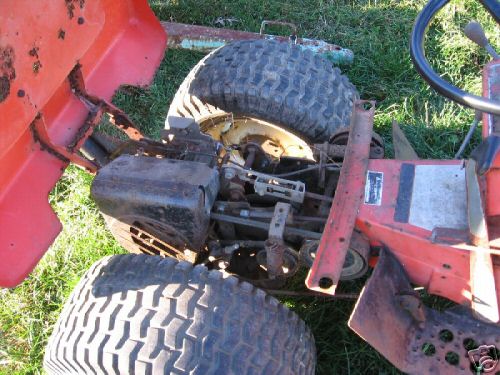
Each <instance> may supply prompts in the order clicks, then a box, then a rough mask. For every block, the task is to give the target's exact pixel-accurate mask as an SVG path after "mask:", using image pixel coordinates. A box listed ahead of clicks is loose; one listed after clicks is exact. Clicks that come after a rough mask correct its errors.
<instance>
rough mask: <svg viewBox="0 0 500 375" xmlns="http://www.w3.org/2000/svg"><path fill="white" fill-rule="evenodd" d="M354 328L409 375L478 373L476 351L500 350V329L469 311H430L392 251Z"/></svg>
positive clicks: (362, 300)
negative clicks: (489, 347) (485, 347)
mask: <svg viewBox="0 0 500 375" xmlns="http://www.w3.org/2000/svg"><path fill="white" fill-rule="evenodd" d="M402 296H407V297H403V298H402ZM349 327H351V328H352V329H353V330H354V331H355V332H356V333H357V334H358V335H359V336H361V337H362V338H363V339H364V340H365V341H367V342H368V343H369V344H370V345H372V346H373V347H374V348H375V349H376V350H377V351H379V352H380V353H381V354H382V355H383V356H384V357H386V358H387V359H388V360H389V361H390V362H391V363H392V364H394V365H395V366H396V367H397V368H399V369H400V370H401V371H404V372H405V373H409V374H442V375H446V374H450V375H451V374H453V375H455V374H471V369H472V370H474V371H473V373H478V372H480V371H477V370H478V369H477V368H475V367H474V364H473V363H472V362H471V360H470V358H469V355H470V354H469V353H471V352H470V351H471V350H474V349H478V348H480V347H482V346H483V345H494V346H496V348H498V347H499V338H500V327H499V326H498V325H493V324H488V323H484V322H481V321H479V320H477V319H474V318H473V317H472V315H471V314H470V311H469V310H468V309H465V308H460V309H458V308H457V309H452V310H448V311H445V312H438V311H436V310H433V309H430V308H428V307H426V306H425V305H424V304H423V303H422V302H421V301H420V300H419V299H418V298H417V296H416V295H415V294H414V291H413V288H412V285H411V284H410V282H409V280H408V276H407V274H406V272H405V270H404V269H403V267H402V266H401V264H400V263H399V262H398V261H397V259H396V258H395V257H394V255H392V253H391V252H390V251H388V250H383V251H382V252H381V255H380V258H379V261H378V263H377V266H376V268H375V270H374V272H373V274H372V276H371V278H370V279H369V280H368V283H367V284H366V286H365V288H364V289H363V291H362V293H361V296H360V297H359V300H358V302H357V303H356V307H355V308H354V311H353V313H352V315H351V317H350V319H349ZM497 370H500V369H497Z"/></svg>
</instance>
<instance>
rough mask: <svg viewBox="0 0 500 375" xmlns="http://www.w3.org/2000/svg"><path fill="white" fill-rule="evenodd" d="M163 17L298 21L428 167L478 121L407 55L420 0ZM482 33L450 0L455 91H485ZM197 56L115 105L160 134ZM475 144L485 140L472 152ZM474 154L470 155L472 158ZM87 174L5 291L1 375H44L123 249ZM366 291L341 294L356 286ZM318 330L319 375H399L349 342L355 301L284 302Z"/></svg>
mask: <svg viewBox="0 0 500 375" xmlns="http://www.w3.org/2000/svg"><path fill="white" fill-rule="evenodd" d="M150 2H151V5H152V7H153V9H154V11H155V12H156V14H157V15H158V16H159V17H160V18H162V19H167V20H168V19H172V20H174V21H176V22H184V23H196V24H202V25H208V26H212V25H213V23H214V21H215V20H216V19H217V18H218V17H235V18H237V19H238V20H239V22H237V23H235V24H234V25H233V27H235V28H238V29H243V30H251V31H257V30H258V29H259V25H260V22H261V21H262V20H263V19H279V20H287V21H292V22H295V23H296V24H297V25H298V26H299V33H300V35H302V36H308V37H313V38H322V39H325V40H329V41H333V42H335V43H337V44H340V45H342V46H345V47H348V48H350V49H352V50H353V51H354V53H355V62H354V64H353V66H351V67H350V68H348V69H344V70H345V73H346V74H347V75H348V76H349V77H350V79H351V80H352V82H353V83H354V84H355V85H356V86H357V87H358V90H359V91H360V93H361V95H362V97H363V98H367V99H376V100H377V101H378V104H377V115H376V118H375V126H376V130H377V131H378V132H380V133H381V134H382V135H383V136H384V137H385V138H386V140H387V142H388V144H387V149H388V153H389V155H391V152H392V147H391V144H390V137H389V134H390V124H391V121H392V119H396V120H398V121H399V122H400V123H402V124H403V126H402V127H403V129H404V131H405V132H406V133H407V135H408V137H409V138H410V140H411V142H412V143H413V145H414V146H415V149H416V150H417V152H418V153H419V155H420V156H421V157H424V158H450V157H451V156H452V155H453V154H454V152H456V150H457V149H458V147H459V145H460V142H461V140H462V138H463V136H464V135H465V133H466V131H467V129H468V126H469V124H470V123H471V121H472V119H473V112H472V111H471V110H466V109H464V108H462V107H459V106H457V105H455V104H453V103H450V102H448V101H446V100H444V99H443V98H441V97H439V96H437V95H436V94H435V93H433V91H432V90H431V89H429V88H428V87H427V85H426V84H425V83H424V82H423V81H422V80H421V79H420V78H419V76H418V75H417V73H416V72H415V70H414V69H413V67H412V65H411V61H410V57H409V50H408V37H409V33H410V31H411V26H412V24H413V20H414V18H415V17H416V14H417V12H418V10H419V9H421V7H422V6H423V4H424V2H423V1H409V0H393V1H391V0H378V1H377V0H372V1H361V0H359V1H348V0H337V1H333V0H330V1H328V0H291V1H278V0H267V1H265V0H232V1H220V0H205V1H203V2H200V1H198V0H176V1H175V0H172V1H163V0H151V1H150ZM471 19H478V20H480V21H481V22H482V23H483V25H484V26H485V27H486V30H487V34H488V35H489V36H490V37H492V38H493V44H494V45H495V46H497V47H499V46H500V33H498V27H496V26H495V25H494V23H493V21H492V20H491V18H489V17H488V16H487V15H486V13H485V12H484V11H482V10H481V9H480V7H479V5H478V2H476V1H465V0H461V1H453V2H452V4H451V5H450V6H448V8H446V11H445V12H443V13H442V14H441V15H440V17H439V19H438V20H437V21H436V22H435V23H434V25H433V27H432V29H431V31H430V34H429V38H428V48H427V50H428V53H429V56H430V58H431V61H432V62H433V64H434V66H435V68H436V69H437V70H438V71H439V72H440V73H441V74H443V76H444V77H445V78H447V79H449V80H451V81H453V82H455V83H456V84H458V85H459V86H461V87H463V88H466V89H468V90H470V91H473V92H476V93H479V90H480V70H481V67H482V66H483V65H484V63H485V62H486V61H487V60H488V59H487V56H486V55H485V53H483V52H482V51H479V50H478V49H477V48H476V47H475V46H474V45H472V43H470V42H468V41H467V40H466V39H465V38H464V37H463V36H462V34H461V32H460V28H461V27H463V26H464V25H465V24H466V23H467V22H468V21H469V20H471ZM201 57H202V55H201V54H199V53H193V52H188V51H169V52H168V53H167V54H166V57H165V59H164V61H163V63H162V65H161V67H160V69H159V70H158V73H157V75H156V78H155V81H154V83H153V85H152V86H151V87H150V88H149V89H134V90H130V89H127V90H122V91H121V92H120V93H118V94H117V95H116V98H115V103H116V104H117V105H118V106H120V107H121V108H123V109H124V110H125V111H126V112H128V113H129V114H130V115H131V117H132V119H133V120H134V121H136V123H137V124H139V125H140V127H141V128H142V129H144V131H145V132H146V133H148V134H149V135H151V136H158V134H159V131H160V129H161V128H162V127H163V122H164V117H165V114H166V112H167V109H168V105H169V102H170V100H171V99H172V96H173V94H174V93H175V90H176V88H177V86H178V85H179V84H180V82H181V81H182V79H183V78H184V76H185V75H186V74H187V72H188V71H189V70H190V68H191V67H192V66H193V65H194V64H196V62H197V61H198V60H199V59H200V58H201ZM478 140H479V131H478V132H477V134H476V136H475V138H474V142H473V143H474V144H477V142H478ZM468 151H470V148H469V149H468ZM90 183H91V177H89V176H88V175H86V174H85V173H83V172H81V171H80V170H78V169H76V168H74V167H71V168H69V169H68V170H67V172H66V173H65V175H64V178H63V179H62V180H61V182H60V183H59V184H58V185H57V187H56V188H55V189H54V191H53V193H52V194H51V198H50V199H51V203H52V205H53V206H54V208H55V210H56V211H57V213H58V215H59V217H60V219H61V221H62V222H63V224H64V230H63V232H62V233H61V235H60V236H59V238H58V239H57V241H56V242H55V243H54V245H53V246H52V247H51V249H50V250H49V251H48V252H47V254H46V256H45V257H44V258H43V259H42V261H41V262H40V264H39V265H38V266H37V268H36V269H35V271H34V272H33V273H32V274H31V276H30V277H29V278H28V279H27V280H26V281H25V282H24V283H23V284H22V285H20V286H19V287H17V288H15V289H12V290H0V373H1V374H36V373H40V372H41V371H42V370H41V361H42V358H43V351H44V346H45V343H46V341H47V338H48V336H49V335H50V332H51V329H52V326H53V324H54V322H55V320H56V319H57V316H58V313H59V311H60V309H61V305H62V303H63V302H64V300H65V298H66V297H67V296H68V295H69V293H70V291H71V289H72V288H73V286H74V285H75V283H76V282H77V281H78V279H79V278H80V277H81V275H82V274H83V273H84V272H85V270H86V269H87V268H88V267H89V266H90V265H91V264H92V263H93V262H94V261H95V260H97V259H99V258H100V257H102V256H104V255H106V254H115V253H120V252H123V250H122V249H121V248H120V247H119V246H118V245H117V244H116V243H115V241H114V240H113V239H112V238H111V236H110V234H109V233H108V232H107V230H106V229H105V228H104V225H103V221H102V219H101V218H100V216H99V213H98V211H97V209H96V207H95V205H94V203H93V202H92V200H91V199H90V197H89V186H90ZM358 286H359V285H352V286H351V285H346V286H345V287H347V288H356V287H358ZM284 302H285V303H287V304H288V305H290V306H291V307H292V308H293V309H294V310H295V311H297V312H298V313H299V314H300V315H301V316H302V318H304V319H305V320H306V321H307V323H308V324H309V325H310V327H311V328H312V330H313V331H314V334H315V337H316V344H317V349H318V373H321V374H365V373H370V374H371V373H380V374H390V373H397V371H396V370H395V369H394V368H393V367H392V366H391V365H390V364H389V363H387V361H385V359H383V358H382V357H381V356H380V355H378V354H377V353H376V352H375V351H374V350H372V349H371V348H370V347H369V346H368V345H367V344H366V343H364V342H363V341H362V340H361V339H359V338H358V337H357V336H356V335H355V334H353V333H351V332H350V331H349V329H348V328H347V327H346V320H347V318H348V316H349V314H350V311H351V309H352V307H353V303H352V302H344V301H340V302H339V301H331V300H324V299H321V298H315V299H311V298H302V299H286V300H284Z"/></svg>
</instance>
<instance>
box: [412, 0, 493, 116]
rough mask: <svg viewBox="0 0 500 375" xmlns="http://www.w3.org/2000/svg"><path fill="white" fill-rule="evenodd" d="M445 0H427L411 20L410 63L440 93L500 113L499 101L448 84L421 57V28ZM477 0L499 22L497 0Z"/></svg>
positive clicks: (482, 110)
mask: <svg viewBox="0 0 500 375" xmlns="http://www.w3.org/2000/svg"><path fill="white" fill-rule="evenodd" d="M449 1H450V0H430V1H429V2H428V3H427V5H426V6H425V7H424V9H422V11H421V12H420V14H419V15H418V17H417V19H416V20H415V25H414V26H413V31H412V34H411V42H410V53H411V58H412V60H413V65H414V66H415V69H417V71H418V73H419V74H420V75H421V76H422V78H423V79H425V80H426V81H427V82H428V83H429V84H430V85H431V86H432V87H433V88H434V89H435V90H436V91H437V92H439V93H440V94H441V95H443V96H445V97H447V98H448V99H451V100H453V101H455V102H457V103H460V104H463V105H465V106H467V107H470V108H473V109H476V110H479V111H481V112H486V113H491V114H493V115H499V116H500V102H498V101H495V100H491V99H487V98H483V97H481V96H476V95H472V94H470V93H468V92H465V91H463V90H461V89H459V88H458V87H456V86H454V85H452V84H450V83H449V82H447V81H445V80H444V79H442V78H441V77H440V76H439V75H438V74H437V73H436V72H435V71H434V70H433V69H432V67H431V66H430V64H429V62H428V61H427V59H426V57H425V51H424V39H425V32H426V30H427V28H428V26H429V24H430V22H431V21H432V19H433V18H434V16H435V15H436V13H437V12H439V10H441V8H443V7H444V6H445V5H446V4H448V3H449ZM480 1H481V3H482V4H483V6H484V7H485V8H486V9H487V10H488V11H489V12H490V14H491V15H492V16H493V18H494V19H495V20H496V22H497V23H499V24H500V0H480Z"/></svg>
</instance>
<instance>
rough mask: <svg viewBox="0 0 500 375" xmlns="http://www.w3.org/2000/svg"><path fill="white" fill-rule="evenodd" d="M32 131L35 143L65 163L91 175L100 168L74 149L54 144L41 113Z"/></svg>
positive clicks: (32, 125)
mask: <svg viewBox="0 0 500 375" xmlns="http://www.w3.org/2000/svg"><path fill="white" fill-rule="evenodd" d="M30 130H31V134H32V137H33V140H34V142H35V143H38V144H39V145H40V148H41V149H42V150H43V151H46V152H48V153H49V154H51V155H53V156H55V157H56V158H57V159H59V160H61V161H62V162H64V163H69V162H70V161H71V162H73V163H75V164H76V165H79V166H80V167H82V168H85V169H86V170H87V171H88V172H90V173H96V172H97V169H98V166H97V164H95V163H94V162H93V161H91V160H88V159H86V158H83V157H81V156H80V155H78V154H76V153H74V152H73V150H72V149H68V148H67V147H62V146H58V145H55V144H53V143H52V141H51V139H50V136H49V134H48V133H47V128H46V127H45V121H44V119H43V116H42V114H41V113H39V114H38V115H37V116H36V117H35V119H34V120H33V122H32V123H31V125H30Z"/></svg>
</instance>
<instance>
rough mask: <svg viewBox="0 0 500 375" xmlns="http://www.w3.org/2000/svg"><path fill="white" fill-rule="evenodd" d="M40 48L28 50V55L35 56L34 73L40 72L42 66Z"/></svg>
mask: <svg viewBox="0 0 500 375" xmlns="http://www.w3.org/2000/svg"><path fill="white" fill-rule="evenodd" d="M39 50H40V49H39V48H38V47H33V48H32V49H30V50H29V51H28V55H30V56H31V57H34V58H35V59H36V61H35V62H34V63H33V73H35V74H38V72H39V71H40V68H41V67H42V63H41V61H40V58H39V57H38V51H39Z"/></svg>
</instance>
